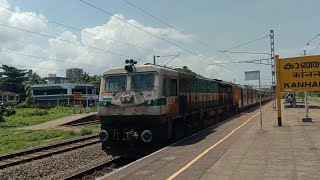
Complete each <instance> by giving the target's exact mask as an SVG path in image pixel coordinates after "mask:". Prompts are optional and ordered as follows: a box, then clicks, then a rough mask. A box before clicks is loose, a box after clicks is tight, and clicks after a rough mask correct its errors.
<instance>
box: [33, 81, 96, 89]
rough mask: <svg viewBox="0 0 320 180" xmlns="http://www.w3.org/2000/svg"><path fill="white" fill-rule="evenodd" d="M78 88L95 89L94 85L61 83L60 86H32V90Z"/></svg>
mask: <svg viewBox="0 0 320 180" xmlns="http://www.w3.org/2000/svg"><path fill="white" fill-rule="evenodd" d="M76 86H84V87H85V86H89V87H93V85H92V84H76V83H60V84H37V85H31V89H33V90H34V89H42V88H47V89H63V88H74V87H76Z"/></svg>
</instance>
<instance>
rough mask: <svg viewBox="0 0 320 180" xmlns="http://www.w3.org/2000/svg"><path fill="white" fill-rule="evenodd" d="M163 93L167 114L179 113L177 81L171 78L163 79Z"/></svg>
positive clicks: (173, 115)
mask: <svg viewBox="0 0 320 180" xmlns="http://www.w3.org/2000/svg"><path fill="white" fill-rule="evenodd" d="M164 95H165V97H166V99H167V108H166V109H167V114H170V116H171V117H173V118H174V117H175V116H177V115H178V114H179V99H178V81H177V79H173V78H165V79H164Z"/></svg>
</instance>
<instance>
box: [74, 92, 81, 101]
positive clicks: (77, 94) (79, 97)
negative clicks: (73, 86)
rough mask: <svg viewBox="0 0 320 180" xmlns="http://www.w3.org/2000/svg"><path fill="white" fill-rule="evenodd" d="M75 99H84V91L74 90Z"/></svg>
mask: <svg viewBox="0 0 320 180" xmlns="http://www.w3.org/2000/svg"><path fill="white" fill-rule="evenodd" d="M74 99H77V100H82V93H81V92H74Z"/></svg>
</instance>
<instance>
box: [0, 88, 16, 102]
mask: <svg viewBox="0 0 320 180" xmlns="http://www.w3.org/2000/svg"><path fill="white" fill-rule="evenodd" d="M0 102H3V104H4V105H6V106H14V105H17V104H18V102H19V94H17V93H14V92H10V91H0Z"/></svg>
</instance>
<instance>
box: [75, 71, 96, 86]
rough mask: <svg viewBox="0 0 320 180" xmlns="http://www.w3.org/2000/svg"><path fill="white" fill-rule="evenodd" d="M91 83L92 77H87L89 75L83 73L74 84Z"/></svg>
mask: <svg viewBox="0 0 320 180" xmlns="http://www.w3.org/2000/svg"><path fill="white" fill-rule="evenodd" d="M91 81H92V77H91V76H90V75H89V73H87V72H84V73H83V74H82V75H81V77H80V78H79V79H77V80H76V83H80V84H89V83H91Z"/></svg>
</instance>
